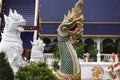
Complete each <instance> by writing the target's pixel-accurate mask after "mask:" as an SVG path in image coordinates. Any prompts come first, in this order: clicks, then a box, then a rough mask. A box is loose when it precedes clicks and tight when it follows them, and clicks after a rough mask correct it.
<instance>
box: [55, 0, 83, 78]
mask: <svg viewBox="0 0 120 80" xmlns="http://www.w3.org/2000/svg"><path fill="white" fill-rule="evenodd" d="M82 4H83V0H79V1H78V2H77V3H76V5H75V7H74V8H72V10H71V11H68V15H67V16H66V15H64V20H63V22H62V23H61V24H60V25H59V27H58V29H57V31H58V47H59V51H60V56H61V57H60V60H61V61H60V62H61V65H60V69H59V70H58V72H57V76H58V77H59V78H62V79H65V80H81V70H80V65H79V61H78V57H77V54H76V51H75V49H74V48H73V46H72V43H73V42H76V40H77V39H78V38H80V37H81V35H82V34H83V20H84V16H83V14H82V10H81V7H82Z"/></svg>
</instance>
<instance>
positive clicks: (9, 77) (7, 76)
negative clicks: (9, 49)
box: [0, 52, 14, 80]
mask: <svg viewBox="0 0 120 80" xmlns="http://www.w3.org/2000/svg"><path fill="white" fill-rule="evenodd" d="M13 79H14V73H13V71H12V68H11V67H10V64H9V62H8V60H7V58H5V53H4V52H1V53H0V80H13Z"/></svg>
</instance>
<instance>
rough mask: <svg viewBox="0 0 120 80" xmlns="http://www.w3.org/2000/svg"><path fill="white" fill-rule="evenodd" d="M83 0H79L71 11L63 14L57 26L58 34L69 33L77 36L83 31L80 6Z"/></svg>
mask: <svg viewBox="0 0 120 80" xmlns="http://www.w3.org/2000/svg"><path fill="white" fill-rule="evenodd" d="M82 4H83V0H79V1H78V2H77V3H76V5H75V7H74V8H72V10H71V11H68V15H67V16H66V15H64V19H63V22H62V23H61V24H60V25H59V27H58V30H57V31H58V34H65V35H70V36H71V37H74V38H77V37H79V36H80V35H81V34H82V32H83V23H82V22H83V20H84V16H83V14H82V10H81V6H82Z"/></svg>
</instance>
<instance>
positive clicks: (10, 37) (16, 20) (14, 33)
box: [0, 9, 26, 73]
mask: <svg viewBox="0 0 120 80" xmlns="http://www.w3.org/2000/svg"><path fill="white" fill-rule="evenodd" d="M4 19H5V28H4V30H3V33H2V40H1V42H0V52H4V53H6V58H8V61H9V63H10V66H11V68H12V69H13V72H14V73H16V72H17V70H18V67H19V66H21V65H25V62H24V61H23V60H22V56H21V55H22V53H23V45H22V44H23V42H22V40H21V37H20V35H21V32H23V31H24V28H23V25H25V24H26V21H25V19H24V18H23V17H22V15H20V14H18V13H17V11H16V10H14V12H12V10H11V9H10V11H9V15H8V16H6V15H4Z"/></svg>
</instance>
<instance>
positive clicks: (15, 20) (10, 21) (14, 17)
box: [4, 9, 26, 32]
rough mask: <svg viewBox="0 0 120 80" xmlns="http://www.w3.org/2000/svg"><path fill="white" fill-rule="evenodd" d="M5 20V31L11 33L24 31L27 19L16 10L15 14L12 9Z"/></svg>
mask: <svg viewBox="0 0 120 80" xmlns="http://www.w3.org/2000/svg"><path fill="white" fill-rule="evenodd" d="M4 19H5V28H4V29H5V30H9V31H20V32H21V31H24V28H23V26H24V25H25V24H26V21H25V19H24V18H23V17H22V15H20V14H18V13H17V11H16V10H14V12H13V11H12V10H11V9H10V11H9V15H8V16H6V15H4Z"/></svg>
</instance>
